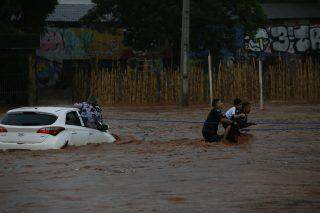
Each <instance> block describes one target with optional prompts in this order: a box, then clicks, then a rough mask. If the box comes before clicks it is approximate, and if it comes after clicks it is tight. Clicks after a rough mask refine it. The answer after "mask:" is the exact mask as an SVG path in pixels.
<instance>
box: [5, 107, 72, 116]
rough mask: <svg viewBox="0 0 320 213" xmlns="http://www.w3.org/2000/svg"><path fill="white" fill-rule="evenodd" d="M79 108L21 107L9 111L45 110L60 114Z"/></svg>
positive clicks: (44, 111) (45, 111)
mask: <svg viewBox="0 0 320 213" xmlns="http://www.w3.org/2000/svg"><path fill="white" fill-rule="evenodd" d="M75 110H78V109H77V108H72V107H20V108H16V109H12V110H9V111H8V113H14V112H43V113H50V114H55V115H58V114H60V113H65V112H69V111H75Z"/></svg>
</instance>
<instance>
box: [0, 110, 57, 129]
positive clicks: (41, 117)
mask: <svg viewBox="0 0 320 213" xmlns="http://www.w3.org/2000/svg"><path fill="white" fill-rule="evenodd" d="M57 119H58V117H57V116H55V115H51V114H46V113H37V112H15V113H8V114H6V115H5V116H4V117H3V119H2V120H1V124H4V125H12V126H45V125H51V124H53V123H54V122H55V121H56V120H57Z"/></svg>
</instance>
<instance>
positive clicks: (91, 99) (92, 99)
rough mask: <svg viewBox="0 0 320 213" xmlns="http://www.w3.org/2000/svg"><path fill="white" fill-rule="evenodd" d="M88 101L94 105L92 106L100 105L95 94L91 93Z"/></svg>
mask: <svg viewBox="0 0 320 213" xmlns="http://www.w3.org/2000/svg"><path fill="white" fill-rule="evenodd" d="M87 103H88V104H90V105H92V106H97V105H98V100H97V98H96V97H95V96H93V95H90V96H89V98H88V100H87Z"/></svg>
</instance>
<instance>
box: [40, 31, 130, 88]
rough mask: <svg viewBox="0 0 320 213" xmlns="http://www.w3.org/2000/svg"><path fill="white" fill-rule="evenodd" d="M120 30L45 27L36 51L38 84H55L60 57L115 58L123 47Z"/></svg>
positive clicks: (59, 67) (66, 58)
mask: <svg viewBox="0 0 320 213" xmlns="http://www.w3.org/2000/svg"><path fill="white" fill-rule="evenodd" d="M122 41H123V33H122V31H121V30H119V31H118V32H116V33H115V34H109V33H99V32H98V31H95V30H91V29H86V28H55V27H53V28H52V27H48V28H47V29H46V33H45V34H44V35H43V36H41V38H40V48H39V49H38V50H37V58H38V59H37V79H38V84H39V86H53V85H55V84H56V83H57V82H58V80H59V78H60V76H61V74H62V63H63V60H70V59H88V58H92V57H99V58H100V59H115V58H119V57H120V54H121V52H122V51H123V50H124V48H125V47H124V45H123V44H122Z"/></svg>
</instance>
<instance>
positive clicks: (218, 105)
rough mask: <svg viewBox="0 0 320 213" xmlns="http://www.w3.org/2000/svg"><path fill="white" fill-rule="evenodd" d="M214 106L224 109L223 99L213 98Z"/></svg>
mask: <svg viewBox="0 0 320 213" xmlns="http://www.w3.org/2000/svg"><path fill="white" fill-rule="evenodd" d="M212 107H213V108H218V109H223V102H222V101H221V99H218V98H217V99H213V100H212Z"/></svg>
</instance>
